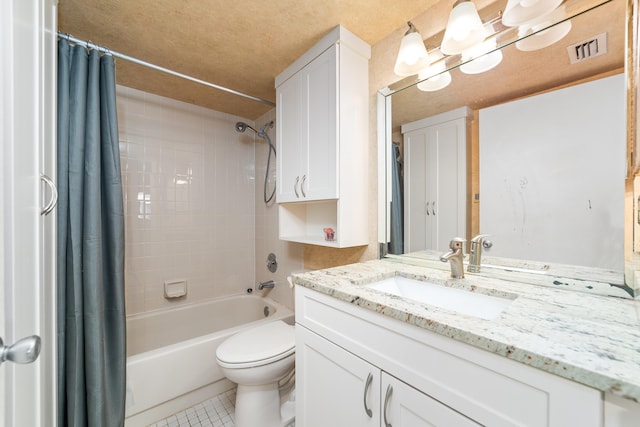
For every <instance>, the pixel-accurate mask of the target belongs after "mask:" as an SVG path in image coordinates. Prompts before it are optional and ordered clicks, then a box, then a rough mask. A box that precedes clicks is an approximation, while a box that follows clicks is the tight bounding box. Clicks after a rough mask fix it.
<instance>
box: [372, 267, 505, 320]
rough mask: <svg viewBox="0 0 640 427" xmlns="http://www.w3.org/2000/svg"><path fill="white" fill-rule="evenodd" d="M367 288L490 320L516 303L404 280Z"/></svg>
mask: <svg viewBox="0 0 640 427" xmlns="http://www.w3.org/2000/svg"><path fill="white" fill-rule="evenodd" d="M366 286H367V287H368V288H370V289H375V290H378V291H381V292H385V293H388V294H392V295H396V296H399V297H402V298H406V299H410V300H414V301H418V302H422V303H425V304H428V305H434V306H436V307H440V308H444V309H447V310H452V311H456V312H458V313H462V314H466V315H469V316H474V317H479V318H481V319H487V320H491V319H495V318H496V317H498V316H499V315H500V313H502V312H503V311H504V310H505V309H506V308H507V307H508V306H509V304H511V303H512V302H513V300H511V299H507V298H500V297H494V296H490V295H484V294H479V293H476V292H469V291H465V290H462V289H456V288H450V287H447V286H443V285H436V284H434V283H429V282H423V281H421V280H415V279H409V278H406V277H402V276H394V277H391V278H388V279H383V280H380V281H378V282H374V283H371V284H368V285H366Z"/></svg>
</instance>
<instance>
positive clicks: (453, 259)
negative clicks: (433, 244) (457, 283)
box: [440, 237, 466, 279]
mask: <svg viewBox="0 0 640 427" xmlns="http://www.w3.org/2000/svg"><path fill="white" fill-rule="evenodd" d="M465 242H466V240H465V239H463V238H461V237H454V238H453V239H452V240H451V242H449V249H451V250H450V251H449V252H447V253H446V254H442V256H440V261H442V262H447V261H449V263H450V264H451V277H453V278H454V279H462V278H464V267H463V266H462V258H463V256H464V255H463V252H462V246H463V245H464V243H465Z"/></svg>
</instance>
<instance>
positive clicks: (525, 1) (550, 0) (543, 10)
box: [502, 0, 562, 27]
mask: <svg viewBox="0 0 640 427" xmlns="http://www.w3.org/2000/svg"><path fill="white" fill-rule="evenodd" d="M560 3H562V0H508V1H507V6H506V7H505V10H504V14H503V15H502V23H503V24H504V25H506V26H507V27H516V26H518V25H522V24H524V23H526V22H529V21H533V20H535V19H538V18H541V17H543V16H545V15H548V14H549V13H551V12H552V11H553V10H554V9H555V8H557V7H558V6H560Z"/></svg>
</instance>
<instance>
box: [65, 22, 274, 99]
mask: <svg viewBox="0 0 640 427" xmlns="http://www.w3.org/2000/svg"><path fill="white" fill-rule="evenodd" d="M58 37H61V38H63V39H67V40H69V41H70V42H73V43H75V44H79V45H81V46H84V47H86V48H92V49H97V50H98V51H100V52H103V53H106V54H107V55H111V56H114V57H116V58H121V59H124V60H125V61H129V62H133V63H135V64H138V65H142V66H144V67H148V68H152V69H154V70H156V71H160V72H163V73H166V74H171V75H172V76H176V77H180V78H181V79H185V80H190V81H192V82H194V83H198V84H201V85H204V86H208V87H211V88H214V89H218V90H221V91H223V92H228V93H231V94H233V95H238V96H241V97H243V98H247V99H250V100H252V101H257V102H261V103H263V104H266V105H269V106H271V107H275V106H276V104H275V103H273V102H271V101H268V100H266V99H262V98H258V97H257V96H252V95H247V94H246V93H242V92H238V91H237V90H233V89H229V88H227V87H224V86H220V85H217V84H214V83H210V82H207V81H204V80H200V79H197V78H195V77H191V76H188V75H186V74H182V73H179V72H177V71H173V70H170V69H168V68H164V67H161V66H159V65H155V64H151V63H149V62H146V61H143V60H141V59H138V58H134V57H132V56H129V55H125V54H123V53H120V52H115V51H113V50H111V49H109V48H106V47H103V46H99V45H97V44H95V43H93V42H91V41H87V40H81V39H78V38H75V37H73V36H72V35H71V34H64V33H58Z"/></svg>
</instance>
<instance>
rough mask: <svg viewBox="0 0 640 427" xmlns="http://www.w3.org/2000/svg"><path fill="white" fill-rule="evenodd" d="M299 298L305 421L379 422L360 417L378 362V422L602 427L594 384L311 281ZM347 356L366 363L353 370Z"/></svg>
mask: <svg viewBox="0 0 640 427" xmlns="http://www.w3.org/2000/svg"><path fill="white" fill-rule="evenodd" d="M295 298H296V333H297V336H296V383H297V385H298V386H297V391H296V393H297V397H296V419H297V422H300V423H301V424H302V425H305V426H311V425H316V424H313V422H314V421H313V417H315V416H322V415H321V413H326V414H331V415H326V416H334V415H335V417H336V418H331V419H330V420H327V422H325V423H320V424H317V425H334V426H359V425H378V424H376V423H375V420H374V419H373V417H371V419H367V418H365V417H363V416H362V415H363V414H364V411H363V401H364V399H365V397H364V396H365V395H364V390H365V388H366V387H365V384H366V378H367V375H368V372H373V375H374V376H375V372H376V370H378V371H379V372H380V377H379V380H378V381H379V384H380V385H379V389H378V391H375V390H374V389H372V390H373V392H372V394H371V395H370V396H368V397H367V399H369V398H370V399H369V400H367V402H370V405H371V409H372V411H373V412H375V411H376V410H377V411H378V414H379V415H378V416H379V417H380V420H379V422H380V425H382V426H385V417H386V418H387V422H388V423H390V424H391V425H393V426H394V427H397V426H412V427H414V426H421V425H455V426H466V425H469V426H472V425H477V424H480V425H488V426H492V427H493V426H495V427H500V426H514V425H526V426H533V427H543V426H544V427H564V426H569V425H576V426H578V425H579V426H581V427H601V426H602V422H603V417H604V411H603V406H604V405H603V400H602V393H601V392H599V391H597V390H594V389H591V388H589V387H586V386H583V385H581V384H578V383H575V382H573V381H569V380H566V379H564V378H561V377H558V376H555V375H552V374H549V373H547V372H544V371H541V370H538V369H535V368H532V367H529V366H526V365H523V364H521V363H518V362H515V361H513V360H509V359H507V358H505V357H502V356H499V355H496V354H493V353H490V352H487V351H483V350H480V349H477V348H475V347H472V346H470V345H467V344H464V343H461V342H458V341H455V340H452V339H449V338H446V337H444V336H441V335H438V334H434V333H432V332H429V331H427V330H425V329H422V328H418V327H416V326H411V325H409V324H407V323H404V322H401V321H398V320H396V319H392V318H390V317H387V316H384V315H381V314H379V313H375V312H373V311H370V310H366V309H364V308H360V307H357V306H354V305H353V304H349V303H347V302H344V301H341V300H338V299H336V298H333V297H329V296H327V295H324V294H322V293H319V292H316V291H312V290H310V289H308V288H304V287H301V286H298V287H297V288H296V295H295ZM347 359H349V360H351V359H355V360H358V361H359V362H358V364H362V366H363V368H358V369H359V370H358V371H357V372H356V368H354V367H352V365H351V363H352V362H351V361H350V362H348V363H347V362H346V360H347ZM355 365H356V363H353V366H355ZM389 386H391V387H392V391H391V394H390V396H389V398H388V399H386V401H385V397H386V396H387V388H388V387H389ZM372 387H374V385H373V384H372ZM367 392H369V391H367ZM375 393H378V394H379V401H376V399H375V397H374V396H373V395H374V394H375ZM346 402H349V403H346ZM376 403H377V404H379V405H380V406H379V407H378V408H377V409H375V408H374V406H373V405H375V404H376ZM349 411H354V414H353V415H352V414H349V415H346V414H347V412H349ZM342 416H344V417H348V418H340V417H342ZM352 416H353V418H351V417H352ZM365 416H366V415H365ZM354 420H355V421H354ZM363 422H372V423H374V424H362V423H363ZM429 423H431V424H429ZM476 423H477V424H476ZM607 427H609V426H607Z"/></svg>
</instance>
